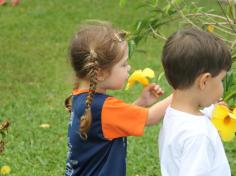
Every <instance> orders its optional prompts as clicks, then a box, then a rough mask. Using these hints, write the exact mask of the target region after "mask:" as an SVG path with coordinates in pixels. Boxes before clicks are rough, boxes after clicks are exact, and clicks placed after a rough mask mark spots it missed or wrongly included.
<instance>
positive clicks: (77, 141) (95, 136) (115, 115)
mask: <svg viewBox="0 0 236 176" xmlns="http://www.w3.org/2000/svg"><path fill="white" fill-rule="evenodd" d="M87 94H88V92H87V91H86V90H75V91H74V92H73V98H72V112H71V119H70V122H69V127H68V149H69V150H68V158H67V162H66V171H65V176H125V175H126V150H127V138H126V137H127V136H142V135H143V133H144V127H145V124H146V120H147V116H148V109H146V108H142V107H139V106H136V105H132V104H127V103H124V102H123V101H121V100H118V99H116V98H114V97H111V96H109V95H106V94H102V93H95V95H94V97H93V101H92V104H91V111H92V124H91V127H90V130H89V132H88V139H87V140H83V139H81V137H80V135H79V126H80V117H81V116H82V115H83V114H84V110H85V101H86V97H87Z"/></svg>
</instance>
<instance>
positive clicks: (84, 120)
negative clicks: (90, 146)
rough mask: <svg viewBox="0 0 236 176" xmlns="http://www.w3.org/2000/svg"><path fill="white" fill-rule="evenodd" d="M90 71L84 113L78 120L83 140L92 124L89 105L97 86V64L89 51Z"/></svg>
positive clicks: (93, 54)
mask: <svg viewBox="0 0 236 176" xmlns="http://www.w3.org/2000/svg"><path fill="white" fill-rule="evenodd" d="M89 57H90V63H89V66H90V71H89V73H88V78H89V80H90V85H89V92H88V95H87V98H86V102H85V112H84V115H83V116H82V117H81V118H80V129H79V132H80V137H81V138H82V139H84V140H86V139H87V137H88V136H87V133H88V131H89V129H90V126H91V123H92V113H91V104H92V101H93V96H94V94H95V90H96V85H97V70H98V62H97V61H96V57H97V55H96V53H95V52H94V51H93V50H91V51H90V55H89Z"/></svg>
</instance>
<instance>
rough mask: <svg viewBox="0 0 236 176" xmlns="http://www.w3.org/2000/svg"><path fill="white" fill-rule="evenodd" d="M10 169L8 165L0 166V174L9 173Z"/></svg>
mask: <svg viewBox="0 0 236 176" xmlns="http://www.w3.org/2000/svg"><path fill="white" fill-rule="evenodd" d="M10 171H11V168H10V167H9V166H3V167H2V168H1V174H2V175H7V174H9V173H10Z"/></svg>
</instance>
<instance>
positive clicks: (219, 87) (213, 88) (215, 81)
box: [200, 70, 226, 107]
mask: <svg viewBox="0 0 236 176" xmlns="http://www.w3.org/2000/svg"><path fill="white" fill-rule="evenodd" d="M225 75H226V71H224V70H222V71H221V72H220V73H219V74H218V75H217V76H215V77H212V76H211V75H210V74H209V77H208V78H207V79H206V80H204V81H203V82H202V84H204V85H203V87H202V102H201V106H202V107H206V106H209V105H211V104H214V103H217V102H218V100H219V99H220V98H221V97H222V95H223V92H224V87H223V79H224V77H225ZM200 84H201V83H200Z"/></svg>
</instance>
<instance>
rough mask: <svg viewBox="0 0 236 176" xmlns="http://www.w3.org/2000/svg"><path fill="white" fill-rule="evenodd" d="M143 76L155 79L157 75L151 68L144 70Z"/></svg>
mask: <svg viewBox="0 0 236 176" xmlns="http://www.w3.org/2000/svg"><path fill="white" fill-rule="evenodd" d="M143 76H144V77H148V78H154V77H155V73H154V71H153V70H152V69H150V68H145V69H144V70H143Z"/></svg>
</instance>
